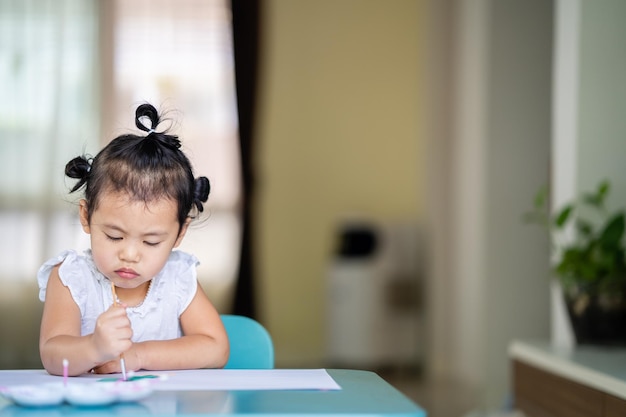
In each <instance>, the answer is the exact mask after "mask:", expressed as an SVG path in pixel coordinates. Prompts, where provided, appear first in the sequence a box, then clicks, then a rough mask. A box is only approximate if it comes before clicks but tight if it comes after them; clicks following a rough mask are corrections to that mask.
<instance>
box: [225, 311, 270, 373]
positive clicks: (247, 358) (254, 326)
mask: <svg viewBox="0 0 626 417" xmlns="http://www.w3.org/2000/svg"><path fill="white" fill-rule="evenodd" d="M221 317H222V322H223V323H224V327H225V328H226V333H227V334H228V340H229V341H230V357H229V358H228V362H227V363H226V366H225V367H224V369H272V368H274V344H273V343H272V338H271V336H270V334H269V333H268V331H267V330H266V329H265V327H263V325H261V323H259V322H258V321H256V320H253V319H251V318H249V317H245V316H237V315H233V314H222V315H221Z"/></svg>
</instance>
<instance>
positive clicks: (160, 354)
mask: <svg viewBox="0 0 626 417" xmlns="http://www.w3.org/2000/svg"><path fill="white" fill-rule="evenodd" d="M180 321H181V326H182V330H183V336H182V337H180V338H178V339H173V340H162V341H146V342H138V343H135V344H133V346H132V347H131V348H130V349H129V350H128V351H127V352H125V353H124V360H125V363H126V367H127V368H128V369H133V370H138V369H146V370H153V371H156V370H167V369H198V368H222V367H224V365H226V362H227V360H228V354H229V345H228V336H227V335H226V330H225V329H224V325H223V324H222V320H221V318H220V316H219V313H218V312H217V310H216V309H215V307H214V306H213V304H211V302H210V301H209V299H208V297H207V296H206V294H205V293H204V291H203V290H202V287H201V286H200V283H198V287H197V290H196V295H195V296H194V298H193V299H192V301H191V303H190V304H189V306H188V307H187V309H186V310H185V311H184V312H183V314H182V315H181V317H180ZM97 371H98V372H120V370H119V363H118V361H113V362H109V363H107V364H105V365H104V366H103V367H102V368H99V369H98V370H97Z"/></svg>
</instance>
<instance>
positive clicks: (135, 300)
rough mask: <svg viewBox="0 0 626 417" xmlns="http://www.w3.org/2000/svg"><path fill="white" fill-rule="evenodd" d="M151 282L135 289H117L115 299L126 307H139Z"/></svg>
mask: <svg viewBox="0 0 626 417" xmlns="http://www.w3.org/2000/svg"><path fill="white" fill-rule="evenodd" d="M151 285H152V280H150V281H147V282H144V283H143V284H141V285H140V286H138V287H136V288H119V287H118V288H117V298H119V300H120V302H121V303H122V304H125V305H126V306H127V307H139V306H140V305H141V304H143V302H144V300H145V299H146V297H147V295H148V291H150V286H151Z"/></svg>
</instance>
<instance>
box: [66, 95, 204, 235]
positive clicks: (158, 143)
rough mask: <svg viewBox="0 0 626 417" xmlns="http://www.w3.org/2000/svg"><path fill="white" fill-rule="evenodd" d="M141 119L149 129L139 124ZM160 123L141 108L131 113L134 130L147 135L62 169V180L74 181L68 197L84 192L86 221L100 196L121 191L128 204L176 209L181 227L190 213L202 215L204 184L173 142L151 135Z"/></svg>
mask: <svg viewBox="0 0 626 417" xmlns="http://www.w3.org/2000/svg"><path fill="white" fill-rule="evenodd" d="M145 119H147V120H148V121H149V122H150V127H146V125H144V124H143V123H142V122H143V121H144V120H145ZM160 122H161V116H160V115H159V113H158V111H157V110H156V109H155V108H154V106H152V105H150V104H141V105H140V106H139V107H137V110H136V111H135V125H136V126H137V127H138V128H139V129H140V130H142V131H144V132H148V133H147V135H145V136H139V135H133V134H126V135H121V136H118V137H116V138H115V139H113V140H112V141H111V142H110V143H109V144H108V145H106V146H105V147H104V148H103V149H102V150H101V151H100V152H99V153H98V154H97V155H96V156H95V158H90V157H88V156H86V155H82V156H77V157H76V158H74V159H72V160H71V161H69V162H68V163H67V165H66V166H65V175H67V176H68V177H70V178H74V179H77V180H78V182H77V183H76V185H74V187H73V188H72V189H71V190H70V192H75V191H77V190H79V189H80V188H82V187H83V186H84V187H85V200H86V201H87V218H88V220H91V215H92V214H93V212H94V210H95V209H96V208H97V207H98V197H99V196H100V195H101V194H102V193H103V192H105V191H114V192H120V191H124V192H126V193H128V195H129V196H130V198H131V199H133V200H136V201H143V202H146V203H148V202H151V201H154V200H157V199H159V198H164V197H165V198H171V199H173V200H174V201H176V202H177V204H178V213H177V216H178V223H179V225H180V226H181V227H182V226H183V224H184V223H185V221H186V220H187V218H188V217H190V215H191V212H192V210H193V209H194V208H195V210H196V211H197V212H202V211H203V210H204V208H203V203H204V202H206V201H207V199H208V198H209V192H210V191H211V187H210V183H209V180H208V179H207V178H206V177H198V178H194V174H193V169H192V167H191V163H190V162H189V159H188V158H187V156H186V155H185V154H184V153H183V151H182V150H181V149H180V147H181V143H180V140H179V139H178V137H177V136H174V135H170V134H167V132H157V131H155V129H156V128H157V127H158V125H159V123H160Z"/></svg>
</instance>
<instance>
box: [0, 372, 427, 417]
mask: <svg viewBox="0 0 626 417" xmlns="http://www.w3.org/2000/svg"><path fill="white" fill-rule="evenodd" d="M0 372H2V371H0ZM328 373H329V375H330V376H332V378H333V379H334V380H335V381H336V382H337V383H338V384H339V385H340V386H341V388H342V389H341V390H337V391H334V390H329V391H320V390H259V391H239V390H235V391H158V392H155V393H153V395H152V396H150V397H149V398H147V399H145V400H143V401H141V402H139V403H130V404H117V405H113V406H108V407H94V408H84V407H73V406H68V405H64V406H60V407H52V408H24V407H18V406H15V405H12V404H7V403H6V402H5V403H3V402H1V401H0V417H5V416H6V417H9V416H24V417H59V416H70V415H73V416H86V417H89V416H91V417H100V416H102V417H107V416H136V415H156V416H210V415H218V414H219V415H264V416H269V415H280V416H282V417H286V416H287V415H290V416H325V417H329V416H339V415H341V416H342V417H349V416H388V417H426V412H425V411H424V410H423V409H422V408H420V407H419V406H418V405H416V404H415V403H414V402H412V401H411V400H409V399H408V398H407V397H406V396H404V395H403V394H402V393H400V392H399V391H398V390H397V389H395V388H394V387H393V386H391V385H390V384H389V383H387V382H386V381H385V380H384V379H382V378H381V377H379V376H378V375H377V374H375V373H373V372H368V371H357V370H340V369H329V370H328Z"/></svg>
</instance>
